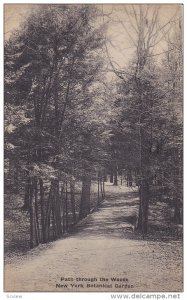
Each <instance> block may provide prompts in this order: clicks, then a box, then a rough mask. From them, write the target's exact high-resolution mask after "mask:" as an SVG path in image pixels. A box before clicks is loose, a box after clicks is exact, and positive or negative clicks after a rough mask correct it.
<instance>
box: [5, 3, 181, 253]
mask: <svg viewBox="0 0 187 300" xmlns="http://www.w3.org/2000/svg"><path fill="white" fill-rule="evenodd" d="M114 28H116V30H118V28H120V30H121V32H123V33H124V36H125V38H122V37H121V38H120V45H121V48H118V52H119V51H122V50H120V49H122V47H124V48H125V47H126V48H130V51H131V52H130V53H131V54H130V55H128V57H126V58H125V55H126V54H125V53H126V52H125V51H126V50H123V51H122V53H121V54H122V55H124V63H123V59H121V60H122V61H121V64H120V63H119V62H117V59H116V56H115V55H114V52H115V51H116V50H115V49H116V47H117V46H116V45H114V41H113V40H112V34H111V32H112V30H113V35H115V33H114ZM182 30H183V24H182V14H181V7H180V5H176V11H174V13H171V14H170V15H169V16H168V17H163V15H162V5H122V8H120V7H118V6H115V5H113V6H111V7H109V8H107V7H105V6H104V5H103V6H102V5H83V4H82V5H66V4H63V5H61V4H59V5H58V4H55V5H50V4H48V5H47V4H46V5H35V6H34V7H33V8H32V9H30V10H29V12H28V13H27V15H26V16H25V19H24V20H22V22H21V23H20V26H19V27H18V28H17V29H15V30H14V31H12V33H11V35H10V36H9V38H7V39H5V44H4V116H5V117H4V122H5V133H4V171H5V175H4V184H5V222H6V220H11V222H13V225H11V226H12V227H11V226H10V227H7V229H6V228H5V250H6V243H7V249H12V248H11V247H13V245H14V246H15V245H16V247H18V248H19V247H22V248H24V247H26V248H27V247H28V248H34V247H36V246H38V245H39V244H42V243H47V242H51V241H54V240H57V239H59V238H63V236H66V235H67V234H69V233H71V231H73V230H74V228H75V227H76V225H77V224H79V222H80V221H81V220H83V219H84V218H85V217H87V216H88V215H89V214H90V213H92V212H93V211H95V210H97V209H98V207H100V205H101V203H102V202H103V201H104V199H105V197H107V193H106V183H107V182H110V184H111V185H113V186H124V185H125V186H128V187H130V188H132V189H135V190H136V192H137V195H138V211H137V214H136V216H135V217H136V222H135V223H134V224H135V231H136V232H137V233H138V234H139V235H140V237H141V239H144V238H146V236H147V234H148V233H149V228H150V227H149V214H150V204H151V203H154V204H155V205H156V204H157V203H160V202H161V203H166V204H167V205H166V210H167V211H166V212H167V213H168V214H169V217H170V222H171V224H176V226H177V227H176V228H182V223H183V197H182V196H183V190H182V188H183V187H182V185H183V124H182V121H183V112H182V107H183V40H182V37H183V35H182ZM129 45H130V46H129ZM7 222H8V221H7ZM7 226H9V225H8V223H7ZM169 226H170V225H169ZM13 227H17V228H19V235H18V236H17V237H16V238H15V237H13V239H12V240H11V242H10V241H9V240H10V239H11V238H12V237H11V232H12V230H13ZM15 240H16V241H15Z"/></svg>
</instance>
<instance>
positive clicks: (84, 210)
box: [79, 174, 91, 219]
mask: <svg viewBox="0 0 187 300" xmlns="http://www.w3.org/2000/svg"><path fill="white" fill-rule="evenodd" d="M90 189H91V176H90V175H89V174H86V175H84V176H83V178H82V195H81V204H80V212H79V218H80V219H83V218H85V217H86V216H87V215H88V214H89V213H90Z"/></svg>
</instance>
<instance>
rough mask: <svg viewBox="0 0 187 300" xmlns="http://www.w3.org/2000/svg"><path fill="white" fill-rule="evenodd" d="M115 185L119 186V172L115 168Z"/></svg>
mask: <svg viewBox="0 0 187 300" xmlns="http://www.w3.org/2000/svg"><path fill="white" fill-rule="evenodd" d="M114 185H118V171H117V167H116V168H115V171H114Z"/></svg>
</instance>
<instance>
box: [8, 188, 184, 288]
mask: <svg viewBox="0 0 187 300" xmlns="http://www.w3.org/2000/svg"><path fill="white" fill-rule="evenodd" d="M136 209H137V198H136V194H135V193H133V192H132V190H130V189H128V188H126V187H123V189H119V188H114V187H112V186H108V187H107V198H106V200H105V201H104V202H103V203H102V206H101V207H100V208H99V210H98V211H96V212H94V213H93V214H91V215H89V216H88V217H87V218H86V219H85V220H84V221H83V222H81V223H80V224H79V226H78V227H77V229H76V232H74V233H73V234H72V235H71V236H68V237H66V238H64V239H61V240H58V241H56V242H54V243H51V244H48V245H41V246H40V247H38V248H37V249H34V250H32V251H29V252H28V253H27V254H26V255H25V256H21V257H20V258H19V259H15V260H12V261H11V262H10V263H9V264H6V265H5V278H6V280H5V290H6V291H19V292H21V291H57V292H62V291H70V290H71V291H83V290H84V291H85V290H88V291H126V292H127V291H138V292H141V291H157V292H159V291H170V292H171V291H176V292H177V291H181V290H182V243H181V241H168V242H163V241H150V240H147V241H146V240H144V241H143V240H141V239H140V237H139V236H138V235H137V234H135V233H134V232H133V226H132V224H131V222H133V218H132V215H133V214H135V211H136ZM63 278H64V279H63ZM65 279H69V280H65Z"/></svg>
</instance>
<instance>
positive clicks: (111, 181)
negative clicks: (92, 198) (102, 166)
mask: <svg viewBox="0 0 187 300" xmlns="http://www.w3.org/2000/svg"><path fill="white" fill-rule="evenodd" d="M110 183H113V172H112V173H111V174H110Z"/></svg>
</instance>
